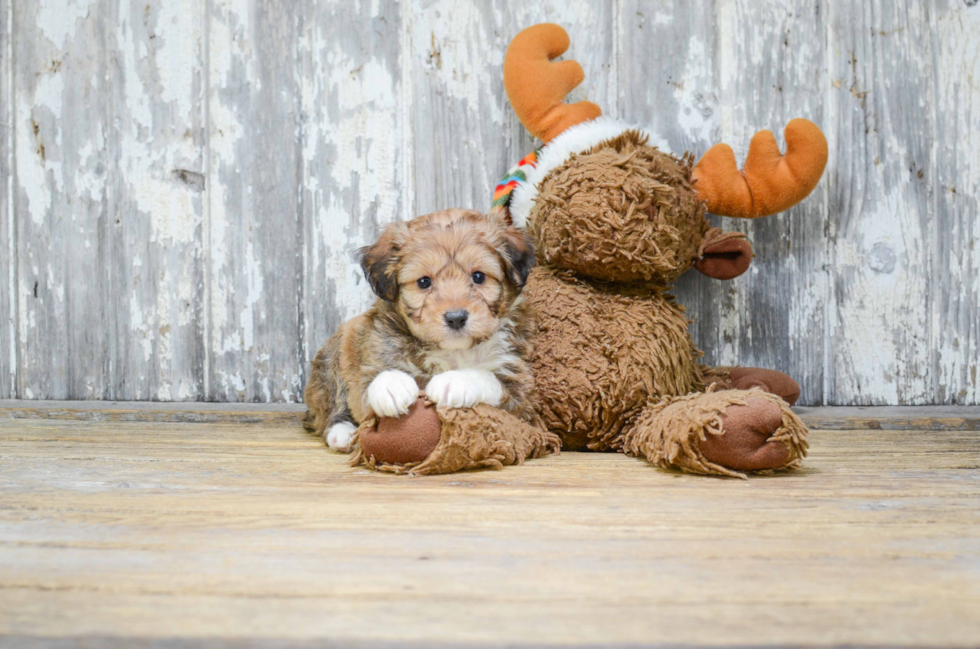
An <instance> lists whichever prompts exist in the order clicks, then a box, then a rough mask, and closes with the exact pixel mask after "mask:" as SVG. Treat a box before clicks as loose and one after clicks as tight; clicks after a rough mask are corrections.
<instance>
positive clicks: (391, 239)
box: [359, 223, 407, 302]
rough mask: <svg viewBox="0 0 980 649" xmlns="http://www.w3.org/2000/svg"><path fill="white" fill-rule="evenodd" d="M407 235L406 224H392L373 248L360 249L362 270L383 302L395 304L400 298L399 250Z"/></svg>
mask: <svg viewBox="0 0 980 649" xmlns="http://www.w3.org/2000/svg"><path fill="white" fill-rule="evenodd" d="M406 233H407V229H406V227H405V224H403V223H392V224H391V225H389V226H388V227H387V228H385V231H384V232H382V233H381V236H380V237H379V238H378V242H377V243H375V244H374V245H373V246H365V247H363V248H361V249H360V251H359V252H360V256H361V270H363V271H364V276H365V277H366V278H367V281H368V283H369V284H370V285H371V290H372V291H374V293H375V295H377V296H378V297H380V298H381V299H382V300H387V301H388V302H394V301H395V299H396V298H397V297H398V268H397V266H398V250H399V248H400V247H401V244H402V242H403V241H404V236H405V234H406Z"/></svg>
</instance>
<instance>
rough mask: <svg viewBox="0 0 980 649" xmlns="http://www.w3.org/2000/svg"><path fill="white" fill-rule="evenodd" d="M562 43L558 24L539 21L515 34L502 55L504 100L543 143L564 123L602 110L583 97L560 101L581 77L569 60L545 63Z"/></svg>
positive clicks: (563, 37) (564, 43)
mask: <svg viewBox="0 0 980 649" xmlns="http://www.w3.org/2000/svg"><path fill="white" fill-rule="evenodd" d="M568 45H569V40H568V34H567V33H566V32H565V30H564V29H562V28H561V27H559V26H558V25H555V24H552V23H542V24H540V25H534V26H533V27H528V28H527V29H525V30H524V31H522V32H521V33H520V34H518V35H517V36H515V37H514V40H512V41H511V42H510V46H509V47H508V48H507V54H506V55H505V56H504V88H506V89H507V96H508V97H509V98H510V104H511V106H513V108H514V112H515V113H516V114H517V116H518V117H519V118H520V120H521V123H522V124H524V126H525V127H526V128H527V130H529V131H530V132H531V134H532V135H534V136H536V137H539V138H541V141H543V142H545V143H547V142H549V141H551V140H552V139H553V138H554V137H555V136H556V135H558V134H559V133H561V132H562V131H564V130H565V129H567V128H568V127H569V126H574V125H575V124H578V123H580V122H585V121H588V120H590V119H594V118H596V117H599V116H600V115H602V109H601V108H599V107H598V106H596V105H595V104H593V103H592V102H589V101H580V102H578V103H577V104H566V103H564V102H565V95H567V94H568V93H569V92H571V90H572V88H574V87H575V86H577V85H578V84H580V83H582V79H584V78H585V73H584V72H582V66H581V65H579V64H578V63H576V62H575V61H559V62H557V63H552V62H551V59H553V58H555V57H557V56H561V54H562V53H563V52H564V51H565V50H567V49H568Z"/></svg>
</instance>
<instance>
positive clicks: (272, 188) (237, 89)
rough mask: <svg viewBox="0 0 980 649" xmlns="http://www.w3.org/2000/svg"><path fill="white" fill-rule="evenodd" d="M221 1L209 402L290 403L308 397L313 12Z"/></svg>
mask: <svg viewBox="0 0 980 649" xmlns="http://www.w3.org/2000/svg"><path fill="white" fill-rule="evenodd" d="M210 6H211V12H210V15H209V16H208V25H209V48H210V50H209V52H210V61H209V70H208V80H209V91H208V92H209V104H208V106H209V108H208V111H209V113H208V120H209V124H208V129H209V138H210V139H209V156H210V157H209V163H208V167H209V171H208V173H209V177H210V182H211V184H210V187H209V196H208V199H209V207H208V224H207V225H208V239H209V256H210V286H209V291H210V300H209V303H208V308H209V315H208V320H209V323H210V325H209V332H208V349H209V358H208V372H207V374H208V380H209V386H208V394H207V398H208V399H209V400H218V401H257V400H263V401H273V400H276V401H278V400H281V399H283V395H284V394H285V395H289V394H292V395H298V394H299V392H300V390H301V389H302V375H303V371H304V367H305V365H306V359H304V358H303V357H302V356H303V354H302V336H301V333H302V328H303V327H302V318H303V314H302V310H301V309H300V308H299V305H300V304H301V299H302V277H303V254H302V250H303V228H302V220H301V216H302V212H301V208H300V200H301V191H300V187H301V182H302V178H303V163H302V160H303V158H302V150H301V142H300V140H299V138H298V137H297V135H298V131H299V126H300V124H299V117H300V106H301V104H300V78H299V72H300V70H299V67H300V64H299V61H298V59H297V52H296V48H297V43H298V42H299V36H300V34H301V22H302V21H303V20H304V14H305V13H307V11H306V10H305V9H306V7H305V6H304V5H303V4H302V3H300V2H298V1H297V2H285V3H280V2H278V1H275V0H218V1H215V2H212V3H211V5H210Z"/></svg>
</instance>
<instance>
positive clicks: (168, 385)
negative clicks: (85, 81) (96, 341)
mask: <svg viewBox="0 0 980 649" xmlns="http://www.w3.org/2000/svg"><path fill="white" fill-rule="evenodd" d="M204 7H205V4H204V3H201V2H198V1H197V0H176V1H173V2H162V3H156V4H150V5H147V3H145V2H143V1H142V0H115V1H114V2H112V3H110V4H109V5H108V7H107V10H106V11H107V13H106V38H107V41H108V42H107V48H108V61H107V65H108V71H107V74H108V77H109V78H110V79H112V80H113V82H112V84H111V85H110V93H111V94H110V99H109V101H110V104H109V106H110V107H109V111H110V116H111V124H112V127H111V128H109V129H108V131H107V133H106V142H105V148H106V168H107V170H108V177H109V185H108V191H107V193H106V199H105V210H106V215H107V216H106V219H105V226H104V231H105V233H106V234H105V239H106V240H105V247H104V252H103V255H102V263H103V264H104V266H105V271H104V272H105V274H106V277H107V282H106V290H105V294H104V296H103V300H104V304H105V309H106V325H107V328H108V331H107V333H108V356H109V358H108V368H109V385H108V390H107V394H106V397H107V398H109V399H117V398H127V399H153V400H163V401H171V400H176V401H187V400H196V399H201V398H203V396H204V394H205V391H204V386H203V384H202V381H201V378H202V373H203V371H202V370H203V364H204V344H203V343H204V341H203V336H202V334H203V325H204V315H203V312H204V303H203V300H201V289H202V288H203V286H204V257H203V246H202V225H203V215H204V201H203V199H202V197H203V192H204V189H205V186H204V185H205V176H204V171H205V170H204V162H205V123H204V118H205V114H204V82H205V79H204V73H205V66H204V50H205V45H206V44H205V41H204V37H203V36H204V35H203V30H204V26H205V22H204V14H205V12H204Z"/></svg>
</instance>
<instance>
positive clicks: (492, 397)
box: [425, 369, 504, 408]
mask: <svg viewBox="0 0 980 649" xmlns="http://www.w3.org/2000/svg"><path fill="white" fill-rule="evenodd" d="M425 396H426V397H428V398H429V400H430V401H432V402H434V403H435V404H437V405H440V406H445V407H448V408H471V407H473V406H475V405H476V404H478V403H488V404H490V405H491V406H498V405H500V402H501V400H502V399H503V398H504V387H503V386H502V385H500V381H498V380H497V377H496V376H494V375H493V372H489V371H487V370H473V369H470V370H449V371H448V372H443V373H442V374H436V375H435V376H433V377H432V378H431V379H430V380H429V384H428V385H427V386H425Z"/></svg>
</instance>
